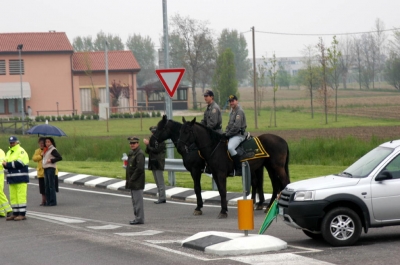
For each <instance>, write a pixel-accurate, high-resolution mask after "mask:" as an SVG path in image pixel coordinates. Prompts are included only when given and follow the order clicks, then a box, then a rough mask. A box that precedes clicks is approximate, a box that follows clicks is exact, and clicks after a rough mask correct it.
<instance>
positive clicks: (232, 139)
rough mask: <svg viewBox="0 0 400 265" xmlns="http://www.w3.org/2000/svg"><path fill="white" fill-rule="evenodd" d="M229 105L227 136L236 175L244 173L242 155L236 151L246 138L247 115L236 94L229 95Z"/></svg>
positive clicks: (225, 134)
mask: <svg viewBox="0 0 400 265" xmlns="http://www.w3.org/2000/svg"><path fill="white" fill-rule="evenodd" d="M229 105H230V106H231V113H230V115H229V122H228V125H227V126H226V129H225V133H224V134H223V135H224V136H225V137H226V138H229V142H228V151H229V153H230V154H231V157H232V160H233V163H234V165H235V175H236V176H241V175H242V166H241V163H240V157H239V155H238V154H237V152H236V150H235V149H236V148H237V147H238V145H239V144H240V143H241V142H242V141H243V140H244V139H245V135H244V132H245V131H246V128H247V124H246V116H245V114H244V111H243V109H242V108H241V107H240V106H239V102H238V98H237V97H236V96H235V95H230V96H229Z"/></svg>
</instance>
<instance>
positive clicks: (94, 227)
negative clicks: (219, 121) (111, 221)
mask: <svg viewBox="0 0 400 265" xmlns="http://www.w3.org/2000/svg"><path fill="white" fill-rule="evenodd" d="M120 227H122V226H120V225H100V226H86V228H89V229H94V230H111V229H116V228H120Z"/></svg>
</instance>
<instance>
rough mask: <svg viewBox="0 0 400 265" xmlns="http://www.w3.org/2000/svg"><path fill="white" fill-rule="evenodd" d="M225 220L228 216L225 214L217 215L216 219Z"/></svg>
mask: <svg viewBox="0 0 400 265" xmlns="http://www.w3.org/2000/svg"><path fill="white" fill-rule="evenodd" d="M226 218H228V214H227V213H220V214H219V215H218V219H226Z"/></svg>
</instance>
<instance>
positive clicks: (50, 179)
mask: <svg viewBox="0 0 400 265" xmlns="http://www.w3.org/2000/svg"><path fill="white" fill-rule="evenodd" d="M55 177H56V169H55V168H53V167H49V168H45V169H44V185H45V189H44V190H45V193H46V206H55V205H57V197H56V187H55Z"/></svg>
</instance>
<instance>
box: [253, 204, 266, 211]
mask: <svg viewBox="0 0 400 265" xmlns="http://www.w3.org/2000/svg"><path fill="white" fill-rule="evenodd" d="M262 209H264V206H262V205H257V206H256V209H255V210H256V211H261V210H262Z"/></svg>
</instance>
